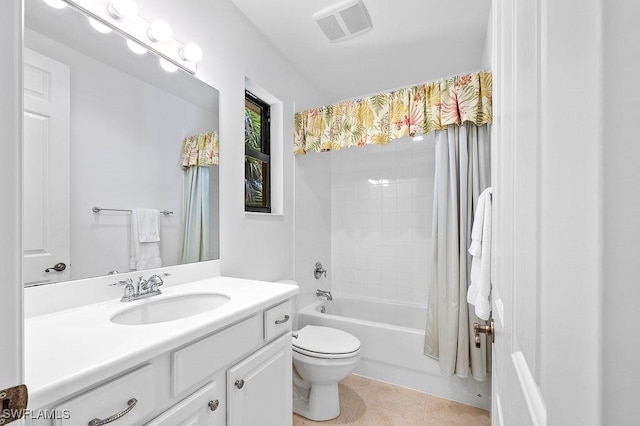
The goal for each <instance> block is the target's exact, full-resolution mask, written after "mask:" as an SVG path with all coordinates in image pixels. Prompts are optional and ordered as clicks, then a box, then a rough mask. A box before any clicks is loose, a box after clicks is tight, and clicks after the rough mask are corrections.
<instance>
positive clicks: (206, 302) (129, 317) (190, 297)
mask: <svg viewBox="0 0 640 426" xmlns="http://www.w3.org/2000/svg"><path fill="white" fill-rule="evenodd" d="M229 300H230V299H229V297H228V296H225V295H224V294H214V293H199V294H185V295H181V296H173V297H165V298H162V299H157V300H149V301H145V303H143V304H141V305H138V306H134V307H132V308H129V309H125V310H123V311H120V312H118V313H117V314H115V315H114V316H113V317H112V318H111V322H114V323H116V324H123V325H143V324H156V323H159V322H166V321H174V320H177V319H182V318H187V317H191V316H194V315H198V314H201V313H204V312H208V311H212V310H214V309H217V308H219V307H220V306H222V305H224V304H225V303H227V302H228V301H229Z"/></svg>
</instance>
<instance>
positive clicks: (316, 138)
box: [293, 71, 492, 154]
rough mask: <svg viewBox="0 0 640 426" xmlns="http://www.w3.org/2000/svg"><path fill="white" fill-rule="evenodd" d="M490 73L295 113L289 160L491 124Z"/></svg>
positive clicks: (466, 75)
mask: <svg viewBox="0 0 640 426" xmlns="http://www.w3.org/2000/svg"><path fill="white" fill-rule="evenodd" d="M491 92H492V80H491V72H489V71H480V72H476V73H472V74H465V75H460V76H456V77H451V78H447V79H444V80H439V81H434V82H431V83H426V84H421V85H418V86H413V87H407V88H404V89H400V90H397V91H395V92H391V93H383V94H378V95H374V96H369V97H367V98H361V99H353V100H349V101H345V102H340V103H337V104H333V105H328V106H323V107H320V108H314V109H310V110H307V111H303V112H299V113H296V115H295V134H294V149H293V152H294V154H304V153H307V152H318V151H330V150H339V149H340V148H346V147H351V146H365V145H368V144H382V145H383V144H386V143H388V142H389V141H390V140H392V139H396V138H400V137H402V136H406V135H411V136H415V135H418V134H427V133H430V132H432V131H434V130H442V129H444V128H446V127H447V126H449V125H450V124H457V125H460V124H462V123H463V122H465V121H471V122H473V123H475V124H476V125H477V126H481V125H483V124H487V123H491V119H492V115H491Z"/></svg>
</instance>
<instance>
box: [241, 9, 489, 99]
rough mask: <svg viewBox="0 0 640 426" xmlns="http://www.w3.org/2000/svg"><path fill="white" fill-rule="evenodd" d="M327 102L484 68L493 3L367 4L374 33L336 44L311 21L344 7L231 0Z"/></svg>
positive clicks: (370, 32)
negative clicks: (332, 8) (328, 10)
mask: <svg viewBox="0 0 640 426" xmlns="http://www.w3.org/2000/svg"><path fill="white" fill-rule="evenodd" d="M231 1H232V2H233V3H235V5H236V6H237V7H238V8H239V9H240V10H241V11H242V13H244V14H245V15H246V16H247V17H248V18H249V19H250V20H251V21H252V22H253V24H254V25H255V26H256V27H258V29H259V30H260V31H262V33H263V34H264V35H265V36H266V37H267V38H268V39H269V40H270V41H271V42H272V43H273V44H274V45H275V46H276V47H277V48H278V49H279V50H280V51H281V52H282V53H283V54H284V55H285V56H286V57H287V58H288V59H289V60H290V61H291V62H292V63H293V64H294V66H295V67H297V68H298V69H299V70H300V72H301V73H302V74H303V75H304V76H305V77H306V78H307V79H308V80H309V81H310V82H311V83H312V84H314V85H315V86H316V88H317V89H319V90H320V91H321V92H322V93H323V94H324V95H325V96H326V98H327V100H328V101H329V102H335V101H339V100H343V99H348V98H353V97H358V96H365V95H369V94H373V93H376V92H381V91H385V90H389V89H394V88H399V87H404V86H409V85H412V84H417V83H422V82H426V81H430V80H435V79H438V78H442V77H447V76H451V75H455V74H459V73H462V72H465V71H474V70H476V69H479V68H480V63H481V58H482V51H483V47H484V41H485V33H486V28H487V23H488V18H489V9H490V3H491V2H490V0H364V3H365V5H366V6H367V9H368V10H369V14H370V15H371V20H372V21H373V29H372V30H371V31H369V32H367V33H364V34H362V35H360V36H357V37H355V38H352V39H349V40H345V41H341V42H336V43H331V42H329V41H328V40H327V38H326V37H325V35H324V34H323V33H322V31H321V30H320V28H319V27H318V25H317V24H316V22H315V21H314V20H313V18H312V15H313V14H314V13H315V12H317V11H319V10H322V9H325V8H327V7H329V6H332V5H334V4H336V3H338V2H340V1H341V0H231Z"/></svg>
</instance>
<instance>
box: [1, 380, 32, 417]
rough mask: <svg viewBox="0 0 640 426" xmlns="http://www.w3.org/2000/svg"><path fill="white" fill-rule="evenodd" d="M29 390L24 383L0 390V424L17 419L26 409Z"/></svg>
mask: <svg viewBox="0 0 640 426" xmlns="http://www.w3.org/2000/svg"><path fill="white" fill-rule="evenodd" d="M28 400H29V391H27V387H26V386H25V385H18V386H14V387H12V388H8V389H4V390H1V391H0V425H6V424H9V423H11V422H13V421H15V420H19V419H21V418H22V416H23V415H24V412H25V410H26V409H27V401H28Z"/></svg>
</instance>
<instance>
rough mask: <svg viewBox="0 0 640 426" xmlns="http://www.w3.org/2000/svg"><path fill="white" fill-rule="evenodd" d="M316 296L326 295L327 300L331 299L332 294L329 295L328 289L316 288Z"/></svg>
mask: <svg viewBox="0 0 640 426" xmlns="http://www.w3.org/2000/svg"><path fill="white" fill-rule="evenodd" d="M316 296H318V297H326V299H327V300H333V296H332V295H331V292H330V291H326V290H320V289H318V290H316Z"/></svg>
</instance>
